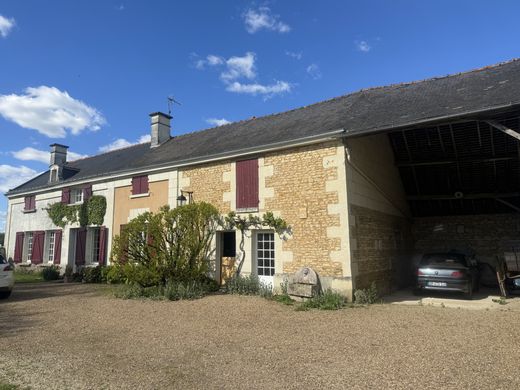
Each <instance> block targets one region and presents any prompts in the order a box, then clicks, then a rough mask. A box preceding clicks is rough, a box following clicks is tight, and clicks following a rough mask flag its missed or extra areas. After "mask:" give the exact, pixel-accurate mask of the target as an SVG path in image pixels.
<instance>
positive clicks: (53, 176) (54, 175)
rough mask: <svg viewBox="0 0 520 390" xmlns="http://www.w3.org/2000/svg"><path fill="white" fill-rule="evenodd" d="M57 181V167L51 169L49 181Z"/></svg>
mask: <svg viewBox="0 0 520 390" xmlns="http://www.w3.org/2000/svg"><path fill="white" fill-rule="evenodd" d="M57 181H58V169H57V168H52V169H51V183H56V182H57Z"/></svg>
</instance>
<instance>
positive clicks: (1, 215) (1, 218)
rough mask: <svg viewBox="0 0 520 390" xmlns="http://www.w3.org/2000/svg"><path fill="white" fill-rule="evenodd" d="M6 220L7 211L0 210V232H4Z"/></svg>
mask: <svg viewBox="0 0 520 390" xmlns="http://www.w3.org/2000/svg"><path fill="white" fill-rule="evenodd" d="M6 218H7V211H4V210H0V232H5V220H6Z"/></svg>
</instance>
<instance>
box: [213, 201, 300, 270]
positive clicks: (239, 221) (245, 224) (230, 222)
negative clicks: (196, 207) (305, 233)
mask: <svg viewBox="0 0 520 390" xmlns="http://www.w3.org/2000/svg"><path fill="white" fill-rule="evenodd" d="M221 225H222V227H223V228H224V229H226V230H234V229H236V230H238V231H239V232H240V244H239V248H240V252H241V256H240V257H239V259H238V260H239V261H238V266H237V268H236V275H239V274H240V271H241V270H242V265H243V264H244V260H245V258H246V251H245V250H244V238H245V236H246V232H248V231H249V230H251V229H261V228H270V229H273V230H274V231H275V232H276V233H277V234H278V235H279V236H281V237H282V238H284V239H285V235H291V234H292V229H291V227H290V226H289V225H288V224H287V222H286V221H285V220H284V219H282V218H280V217H275V216H274V214H273V213H271V212H267V213H265V214H264V215H263V216H262V217H259V216H256V215H252V214H249V216H247V217H245V216H240V215H237V214H236V213H235V212H233V211H232V212H230V213H229V214H228V215H227V216H225V217H224V219H223V221H222V223H221Z"/></svg>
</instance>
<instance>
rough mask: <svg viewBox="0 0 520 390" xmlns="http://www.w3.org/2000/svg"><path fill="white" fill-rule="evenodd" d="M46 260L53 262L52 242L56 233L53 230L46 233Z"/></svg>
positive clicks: (53, 242)
mask: <svg viewBox="0 0 520 390" xmlns="http://www.w3.org/2000/svg"><path fill="white" fill-rule="evenodd" d="M47 237H48V238H47V261H48V262H49V263H53V262H54V244H55V238H56V233H55V232H49V234H47Z"/></svg>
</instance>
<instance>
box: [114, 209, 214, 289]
mask: <svg viewBox="0 0 520 390" xmlns="http://www.w3.org/2000/svg"><path fill="white" fill-rule="evenodd" d="M219 223H220V216H219V213H218V210H217V209H216V208H215V207H214V206H212V205H211V204H209V203H205V202H200V203H194V204H190V205H186V206H181V207H177V208H175V209H170V208H169V207H168V206H164V207H162V208H161V209H160V210H159V212H157V213H155V214H154V213H150V212H147V213H143V214H141V215H139V216H138V217H136V218H134V219H133V220H132V221H130V222H129V223H128V225H126V226H125V228H124V229H123V231H122V232H121V233H120V235H119V236H116V237H115V239H114V246H113V251H112V262H114V264H116V266H121V267H125V269H126V271H127V272H125V273H126V274H127V277H130V279H133V280H130V281H133V282H136V283H138V284H141V285H153V284H165V283H166V282H167V281H168V280H172V279H194V278H197V277H200V276H202V275H205V274H206V271H207V264H208V258H209V254H210V251H211V247H210V244H211V240H212V238H213V236H214V234H215V232H216V230H217V227H218V226H219ZM143 269H146V271H144V270H143Z"/></svg>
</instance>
